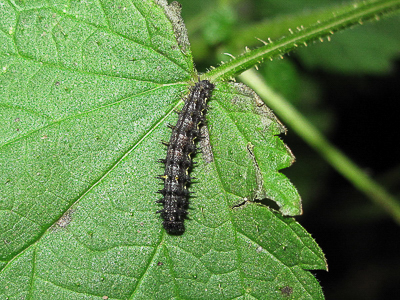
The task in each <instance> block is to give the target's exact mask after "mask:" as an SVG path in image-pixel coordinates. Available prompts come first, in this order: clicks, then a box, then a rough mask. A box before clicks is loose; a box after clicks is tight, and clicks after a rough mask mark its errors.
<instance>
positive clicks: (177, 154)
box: [157, 80, 214, 234]
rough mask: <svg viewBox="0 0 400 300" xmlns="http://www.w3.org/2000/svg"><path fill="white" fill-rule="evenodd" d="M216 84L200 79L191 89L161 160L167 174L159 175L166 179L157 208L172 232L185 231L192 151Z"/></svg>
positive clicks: (167, 229)
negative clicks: (161, 206) (161, 205)
mask: <svg viewBox="0 0 400 300" xmlns="http://www.w3.org/2000/svg"><path fill="white" fill-rule="evenodd" d="M213 89H214V85H213V84H212V83H211V82H209V81H208V80H202V81H199V82H197V83H196V84H195V85H194V86H193V87H192V88H191V89H190V94H189V97H188V98H187V99H185V105H184V107H183V109H182V110H181V112H180V113H179V117H178V122H177V123H176V125H175V126H171V125H170V126H169V127H170V128H172V134H171V138H170V140H169V143H164V144H165V145H167V146H168V150H167V157H166V158H165V159H160V160H159V162H161V163H163V164H165V172H164V175H161V176H158V178H160V179H163V180H164V188H163V189H162V190H159V191H158V193H160V194H162V195H163V198H162V199H160V200H158V201H157V203H162V204H163V205H164V208H163V209H161V210H159V211H157V213H160V214H161V217H162V218H163V219H164V221H163V226H164V228H165V230H166V231H167V232H168V233H170V234H182V233H183V232H184V231H185V226H184V224H183V222H184V220H185V217H186V215H187V214H188V212H187V209H188V205H189V199H188V198H189V194H190V193H189V191H188V190H187V186H186V185H187V184H189V183H190V180H191V178H190V176H189V171H190V169H191V167H192V165H193V162H192V158H191V157H190V154H191V153H194V152H195V151H196V145H195V142H194V140H195V139H196V138H197V137H198V136H199V133H200V131H199V125H200V124H202V123H204V121H205V117H204V113H205V112H206V109H207V105H206V101H207V100H208V98H210V96H211V92H212V90H213Z"/></svg>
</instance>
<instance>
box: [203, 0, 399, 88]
mask: <svg viewBox="0 0 400 300" xmlns="http://www.w3.org/2000/svg"><path fill="white" fill-rule="evenodd" d="M397 9H400V0H381V1H363V2H359V3H355V4H354V5H353V6H351V7H350V8H349V10H344V11H341V12H340V13H338V14H335V15H334V16H333V17H332V18H330V19H327V20H323V21H320V22H317V23H316V24H314V25H312V26H310V27H308V28H303V27H302V26H300V27H298V28H297V29H294V30H292V33H291V34H290V35H288V36H286V37H283V38H282V39H280V40H278V41H274V42H272V41H268V43H266V45H265V46H262V47H259V48H257V49H254V50H252V51H248V52H245V53H244V54H242V55H240V56H239V57H237V58H235V59H232V60H231V61H229V62H227V63H225V64H222V65H220V66H219V67H217V68H215V69H213V70H211V71H209V72H208V73H207V74H206V76H207V78H208V79H209V80H212V81H216V80H226V79H230V78H232V77H235V76H237V75H239V74H241V73H242V72H244V71H245V70H248V69H250V68H251V67H253V66H255V65H257V64H259V63H261V62H262V61H263V60H264V59H273V58H274V57H278V56H282V55H283V54H285V53H288V52H289V51H291V50H293V49H295V48H297V47H299V46H306V45H307V43H310V42H312V41H315V40H317V39H322V38H323V37H326V36H330V35H332V34H333V33H334V32H336V31H338V30H342V29H345V28H349V27H351V26H353V25H356V24H362V23H363V22H365V21H367V20H371V19H378V18H379V16H381V15H384V14H388V13H390V12H393V11H395V10H397Z"/></svg>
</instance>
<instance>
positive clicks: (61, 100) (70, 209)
mask: <svg viewBox="0 0 400 300" xmlns="http://www.w3.org/2000/svg"><path fill="white" fill-rule="evenodd" d="M1 14H2V15H1V16H0V19H1V20H2V21H1V32H0V45H2V46H1V48H0V70H1V73H0V101H1V102H0V116H1V123H0V126H1V127H0V168H1V171H0V241H1V243H0V298H6V299H20V298H30V299H71V298H76V299H105V298H108V299H172V298H180V299H232V298H239V297H240V298H246V299H249V298H255V299H266V298H267V299H285V298H287V297H292V298H293V299H323V295H322V292H321V288H320V286H319V284H318V282H317V280H316V279H315V278H314V277H313V276H312V275H311V274H310V273H309V272H308V271H306V270H309V269H326V262H325V259H324V256H323V254H322V252H321V250H320V249H319V247H318V246H317V245H316V243H315V242H314V241H313V239H312V238H311V237H310V235H309V234H308V233H307V232H306V231H305V230H304V229H303V228H302V227H301V226H300V225H299V224H298V223H297V222H296V221H295V220H294V219H292V218H288V217H284V216H282V214H283V215H297V214H300V213H301V202H300V197H299V195H298V193H297V191H296V189H295V188H294V187H293V185H292V184H291V183H290V182H289V180H288V179H287V178H286V177H285V176H283V175H282V174H280V173H279V172H278V170H279V169H282V168H285V167H288V166H290V164H291V163H292V162H293V159H294V158H293V156H292V154H291V153H290V151H289V150H288V149H287V147H286V146H285V145H284V144H283V142H282V141H281V140H280V138H279V137H277V136H276V135H278V134H280V133H283V132H284V131H285V129H284V127H283V125H282V124H280V123H279V121H278V120H277V119H276V117H275V116H274V115H273V114H272V112H271V111H270V110H269V109H268V108H267V107H266V106H265V105H264V104H263V103H262V102H260V99H259V98H258V97H257V96H256V95H255V94H254V93H253V92H252V91H251V90H250V89H248V88H246V87H245V86H243V85H239V84H233V83H223V82H217V83H216V89H215V91H214V93H213V96H212V99H211V101H210V103H209V105H210V109H209V113H208V114H207V120H208V129H209V130H208V131H207V128H206V127H204V126H203V129H202V130H203V134H204V136H205V138H204V139H203V140H202V141H201V148H202V153H200V154H198V155H197V156H196V157H195V160H196V161H197V162H198V166H197V167H196V168H195V169H194V170H193V172H192V174H193V176H194V177H196V178H198V180H197V182H195V183H193V184H192V185H191V191H195V192H196V197H194V198H193V199H192V201H191V205H190V215H189V219H188V220H187V221H186V228H187V230H186V232H185V233H184V234H183V235H181V236H171V235H168V234H166V233H165V231H164V229H162V226H161V220H160V218H159V216H158V215H157V214H156V213H155V212H156V210H157V209H159V207H158V206H159V205H157V204H155V200H157V196H156V194H155V191H157V190H158V189H159V186H160V184H161V182H159V180H157V179H155V176H156V175H157V174H160V173H162V172H163V168H162V166H161V165H160V164H157V163H156V160H157V159H159V158H162V157H163V156H165V150H164V149H163V147H162V145H160V143H159V141H161V140H167V139H168V136H169V135H170V130H169V129H168V128H167V127H166V126H165V125H166V124H167V123H174V122H175V121H176V116H175V115H174V114H173V111H174V109H176V108H179V107H181V106H182V103H183V101H182V100H181V99H182V97H184V96H185V95H187V93H188V87H189V86H190V84H192V82H193V80H197V74H196V73H195V71H194V68H193V62H192V56H191V52H190V48H189V44H188V41H187V36H186V30H185V28H184V26H183V22H182V20H181V19H180V17H179V6H178V5H177V4H174V3H173V4H171V5H170V6H167V5H166V2H164V1H156V2H153V1H143V0H137V1H119V2H116V1H110V2H101V4H99V3H98V2H86V1H82V2H66V3H63V2H61V1H55V2H50V3H49V2H40V1H35V2H17V4H9V3H5V4H4V6H3V7H2V9H1ZM256 198H257V199H260V200H262V199H263V198H268V199H272V200H274V201H276V203H277V204H278V206H279V207H280V211H281V213H282V214H281V213H278V212H276V211H274V210H273V209H271V208H269V207H267V206H266V205H263V204H262V202H254V200H255V199H256Z"/></svg>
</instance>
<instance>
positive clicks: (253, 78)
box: [240, 70, 400, 224]
mask: <svg viewBox="0 0 400 300" xmlns="http://www.w3.org/2000/svg"><path fill="white" fill-rule="evenodd" d="M240 79H241V80H242V81H243V82H244V83H246V84H247V85H248V86H250V87H251V88H253V89H254V91H255V92H256V93H257V94H258V95H259V96H260V97H261V98H262V99H263V100H264V102H265V103H266V104H267V105H268V106H269V107H270V108H271V109H272V110H274V111H275V112H276V114H277V115H278V116H279V118H280V119H282V120H283V122H284V123H286V124H287V125H288V126H290V127H291V128H292V129H293V130H294V131H295V132H296V133H297V134H298V135H299V136H301V137H302V138H303V139H304V140H305V141H306V142H307V143H308V144H309V145H310V146H311V147H312V148H314V149H315V150H316V151H317V152H318V153H319V154H320V155H321V156H322V157H324V158H325V159H326V161H327V162H328V163H329V164H330V165H331V166H332V167H333V168H335V169H336V171H338V172H339V173H340V174H342V175H343V176H344V177H345V178H346V179H348V180H349V181H350V182H351V183H352V184H353V185H354V186H355V187H356V188H357V189H358V190H360V191H361V192H362V193H364V194H365V195H366V196H367V197H368V198H369V199H371V200H372V201H373V202H374V203H375V204H377V205H378V206H380V207H382V208H383V209H384V210H385V211H386V212H387V213H388V214H389V215H391V217H392V218H393V219H394V220H395V221H396V222H397V223H398V224H400V202H399V201H398V200H397V199H396V198H395V197H393V196H392V195H390V194H389V193H388V192H386V190H385V189H384V188H383V187H382V186H380V185H379V184H378V183H377V182H375V181H374V180H372V179H371V178H370V177H369V176H368V175H367V174H366V173H365V172H364V171H363V170H361V169H360V168H359V167H358V166H357V165H356V164H355V163H353V162H352V161H351V160H350V159H349V158H348V157H347V156H346V155H344V154H343V153H342V152H341V151H340V150H339V149H337V148H336V147H335V146H333V145H332V144H331V143H329V141H328V140H327V139H326V138H325V137H324V136H323V135H322V134H321V133H320V132H319V131H318V130H317V129H316V128H315V127H314V126H313V125H312V124H311V123H310V122H308V121H307V119H306V118H305V117H304V116H303V115H301V114H300V112H298V111H297V110H296V108H294V107H293V106H292V105H291V104H290V103H289V102H287V101H286V99H285V98H283V97H282V96H280V95H279V94H277V93H275V92H274V91H273V90H272V89H271V88H270V87H268V85H266V83H265V81H264V80H263V79H262V78H261V77H260V76H259V75H258V74H257V73H256V72H255V71H254V70H249V71H247V72H245V73H243V75H241V76H240Z"/></svg>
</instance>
